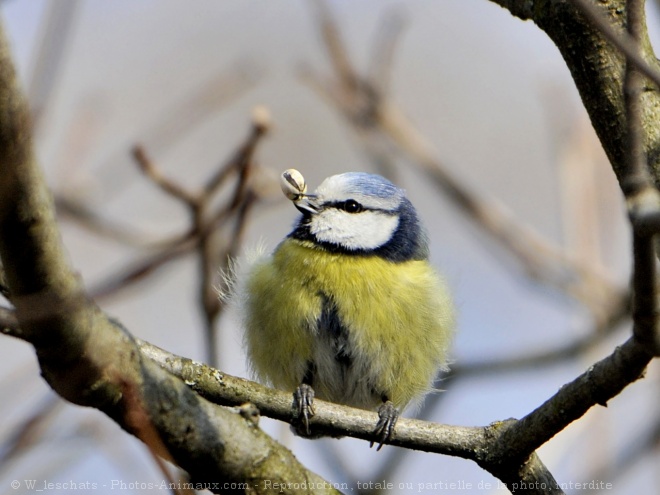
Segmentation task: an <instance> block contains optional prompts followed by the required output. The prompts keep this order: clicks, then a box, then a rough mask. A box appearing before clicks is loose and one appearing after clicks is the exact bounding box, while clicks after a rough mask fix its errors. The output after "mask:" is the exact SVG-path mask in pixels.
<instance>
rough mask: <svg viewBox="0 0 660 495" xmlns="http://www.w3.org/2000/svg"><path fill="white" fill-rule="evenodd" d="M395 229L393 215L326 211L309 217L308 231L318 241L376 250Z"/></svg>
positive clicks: (395, 224) (378, 212)
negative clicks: (310, 219) (310, 218)
mask: <svg viewBox="0 0 660 495" xmlns="http://www.w3.org/2000/svg"><path fill="white" fill-rule="evenodd" d="M398 226H399V217H398V216H397V215H388V214H386V213H383V212H380V211H371V210H366V211H363V212H361V213H347V212H345V211H343V210H338V209H336V208H328V209H327V210H324V211H322V212H320V213H318V214H317V215H314V216H313V217H312V221H311V223H310V225H309V230H310V232H311V233H312V234H314V236H315V237H316V238H317V239H318V240H319V241H321V242H330V243H333V244H338V245H340V246H342V247H344V248H346V249H349V250H352V251H354V250H370V249H376V248H378V247H380V246H382V245H383V244H385V243H387V241H389V240H390V238H391V237H392V234H394V232H395V231H396V229H397V227H398Z"/></svg>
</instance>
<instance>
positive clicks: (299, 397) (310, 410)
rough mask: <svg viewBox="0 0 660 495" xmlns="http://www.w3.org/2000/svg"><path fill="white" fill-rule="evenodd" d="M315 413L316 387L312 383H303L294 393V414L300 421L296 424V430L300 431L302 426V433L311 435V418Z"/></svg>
mask: <svg viewBox="0 0 660 495" xmlns="http://www.w3.org/2000/svg"><path fill="white" fill-rule="evenodd" d="M314 414H315V412H314V389H313V388H312V386H311V385H307V384H306V383H301V384H300V386H299V387H298V388H296V391H295V392H294V393H293V416H294V419H296V420H297V421H296V423H298V424H296V425H294V427H295V428H296V431H298V432H299V433H300V432H301V430H300V426H302V428H303V430H302V433H304V434H305V435H306V436H309V435H310V429H309V420H310V418H312V417H313V416H314Z"/></svg>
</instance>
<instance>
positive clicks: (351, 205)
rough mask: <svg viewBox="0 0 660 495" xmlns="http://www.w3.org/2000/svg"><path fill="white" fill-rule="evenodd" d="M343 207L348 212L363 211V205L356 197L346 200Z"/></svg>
mask: <svg viewBox="0 0 660 495" xmlns="http://www.w3.org/2000/svg"><path fill="white" fill-rule="evenodd" d="M341 208H342V210H344V211H345V212H346V213H360V212H361V211H362V205H361V204H360V203H358V202H357V201H355V200H354V199H349V200H346V201H344V202H343V203H342V205H341Z"/></svg>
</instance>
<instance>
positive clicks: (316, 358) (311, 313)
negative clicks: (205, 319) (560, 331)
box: [241, 169, 455, 450]
mask: <svg viewBox="0 0 660 495" xmlns="http://www.w3.org/2000/svg"><path fill="white" fill-rule="evenodd" d="M280 182H281V187H282V191H283V192H284V194H285V196H286V197H287V198H288V199H289V200H291V201H292V202H293V204H294V206H295V208H296V209H297V210H298V211H299V213H300V215H299V217H298V218H297V219H296V221H295V224H294V227H293V230H292V231H291V232H290V233H289V234H288V235H287V236H286V237H285V239H284V240H283V241H282V242H281V243H280V244H279V245H278V246H277V247H276V248H275V250H274V251H273V252H272V253H271V254H266V253H264V254H262V255H261V256H258V257H257V259H255V260H253V261H252V262H251V263H250V266H249V267H248V268H247V269H246V270H245V275H244V277H245V281H244V285H243V288H242V290H241V292H242V295H241V300H242V302H241V306H242V313H243V324H244V326H245V334H244V335H245V345H246V348H247V355H248V358H249V366H250V368H251V370H252V372H253V374H254V375H255V376H256V378H257V379H259V380H260V381H261V382H264V383H266V384H268V385H271V386H273V387H275V388H278V389H281V390H287V391H291V392H293V415H294V419H295V420H296V421H297V422H298V424H299V425H300V426H301V427H302V430H303V431H302V432H301V431H300V428H298V430H297V431H298V432H299V433H300V434H303V435H305V434H306V435H310V421H311V420H312V419H313V416H314V414H315V410H314V398H319V399H323V400H327V401H330V402H334V403H338V404H343V405H347V406H353V407H357V408H361V409H367V410H374V411H377V412H378V421H377V424H376V427H375V428H374V431H373V438H374V440H372V442H371V445H372V446H373V444H374V442H378V443H379V446H378V450H380V448H382V446H383V445H384V444H385V443H387V442H388V441H389V440H390V438H391V436H392V434H393V431H394V427H395V425H396V422H397V420H398V417H399V414H400V412H401V411H402V410H403V409H404V408H405V407H406V406H408V405H410V404H416V403H419V402H420V400H421V399H422V398H423V397H424V396H425V395H426V394H427V393H428V392H429V391H431V390H433V382H434V379H435V378H436V376H437V375H438V373H439V372H440V371H447V370H448V367H447V363H448V353H449V347H450V343H451V340H452V336H453V334H454V328H455V314H454V313H455V311H454V305H453V303H452V299H451V295H450V291H449V289H448V286H447V284H446V282H445V281H444V279H443V278H442V277H441V276H440V275H439V274H438V273H437V272H436V270H435V269H434V268H433V267H432V265H431V264H430V262H429V248H428V241H427V235H426V232H425V230H424V228H423V227H422V225H421V223H420V219H419V217H418V215H417V212H416V210H415V208H414V206H413V205H412V203H411V202H410V200H409V199H408V198H407V197H406V194H405V191H404V190H403V189H401V188H399V187H397V186H395V185H394V184H393V183H392V182H390V181H389V180H387V179H385V178H384V177H382V176H380V175H376V174H371V173H366V172H346V173H342V174H338V175H333V176H331V177H328V178H326V179H325V180H324V181H323V182H322V183H321V184H320V185H319V186H318V188H317V189H316V190H315V192H314V193H313V194H307V185H306V183H305V180H304V178H303V176H302V174H301V173H300V172H298V171H297V170H295V169H289V170H286V171H285V172H284V173H283V174H282V175H281V180H280Z"/></svg>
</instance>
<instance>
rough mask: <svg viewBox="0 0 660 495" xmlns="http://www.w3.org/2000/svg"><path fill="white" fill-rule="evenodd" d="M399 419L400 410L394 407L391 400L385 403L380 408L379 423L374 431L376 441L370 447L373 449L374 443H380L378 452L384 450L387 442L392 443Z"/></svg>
mask: <svg viewBox="0 0 660 495" xmlns="http://www.w3.org/2000/svg"><path fill="white" fill-rule="evenodd" d="M398 419H399V410H398V409H397V408H396V407H394V404H392V402H390V401H389V400H388V401H387V402H383V403H382V404H381V405H380V407H379V408H378V423H376V429H375V430H374V436H375V437H376V440H372V441H371V443H370V444H369V447H373V446H374V443H376V442H378V448H377V449H376V452H377V451H379V450H380V449H382V448H383V445H384V444H385V443H386V442H389V441H390V438H391V437H392V433H393V432H394V425H396V422H397V420H398Z"/></svg>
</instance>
